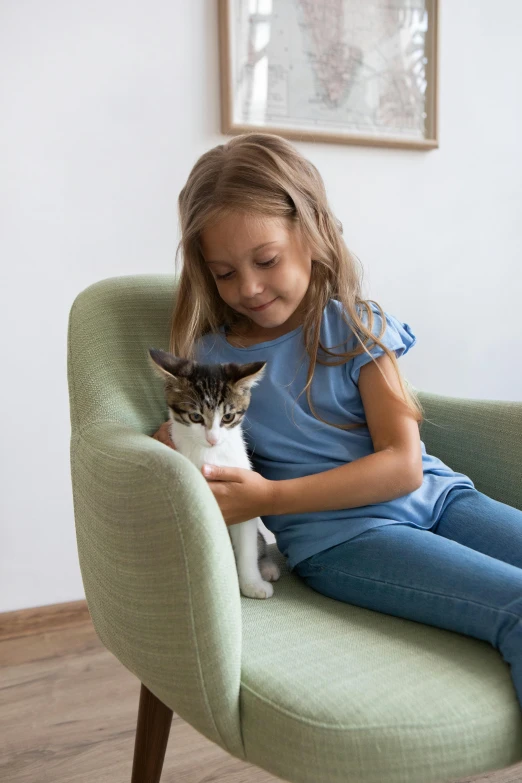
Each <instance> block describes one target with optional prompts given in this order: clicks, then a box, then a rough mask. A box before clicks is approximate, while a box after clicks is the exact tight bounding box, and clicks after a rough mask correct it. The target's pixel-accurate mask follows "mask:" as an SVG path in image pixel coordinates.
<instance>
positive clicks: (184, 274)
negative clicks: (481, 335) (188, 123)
mask: <svg viewBox="0 0 522 783" xmlns="http://www.w3.org/2000/svg"><path fill="white" fill-rule="evenodd" d="M178 208H179V218H180V228H181V241H180V243H179V246H178V250H177V253H176V267H177V270H176V271H177V277H178V286H177V297H176V302H175V306H174V310H173V315H172V321H171V333H170V347H169V350H170V351H171V353H173V354H174V355H175V356H178V357H180V358H187V359H191V358H194V348H195V346H194V344H195V341H196V340H197V339H198V338H199V337H201V336H202V335H204V334H206V333H207V332H217V331H218V330H219V327H220V326H221V325H222V324H228V325H230V326H231V327H233V326H238V325H244V324H246V323H247V322H248V320H249V319H248V318H247V316H244V315H242V314H241V313H238V312H237V311H235V310H233V309H232V308H231V307H229V305H227V304H226V302H224V301H223V299H221V297H220V295H219V293H218V290H217V286H216V283H215V281H214V278H213V277H212V274H211V273H210V270H209V268H208V266H207V264H206V263H205V261H204V258H203V254H202V251H201V243H200V240H201V233H202V230H203V229H204V228H205V226H207V225H210V223H212V222H214V221H215V220H217V219H219V218H220V217H221V216H223V215H225V214H227V213H229V212H247V213H249V214H252V215H257V216H259V217H277V218H280V219H281V218H283V219H286V220H287V222H288V224H289V225H290V226H293V227H297V228H299V229H300V230H301V232H302V236H303V238H304V240H305V241H306V242H307V244H308V246H309V247H310V248H311V250H312V259H313V260H312V265H311V277H310V284H309V287H308V290H307V292H306V295H305V297H304V301H303V303H302V307H303V338H304V343H305V347H306V352H307V354H308V356H309V358H310V363H309V369H308V375H307V382H306V385H305V387H304V389H303V390H302V392H301V394H302V393H304V392H305V391H306V395H307V400H308V404H309V406H310V410H311V411H312V414H313V415H314V416H315V418H317V419H318V420H320V421H323V422H325V423H326V424H331V425H332V426H333V427H337V428H338V429H342V430H348V429H353V428H356V427H361V426H365V425H364V423H362V424H334V423H332V422H328V421H326V419H323V418H322V417H321V416H320V415H319V414H317V413H316V411H315V410H314V408H313V405H312V400H311V389H310V387H311V383H312V379H313V375H314V371H315V366H316V363H317V362H319V364H322V365H332V366H337V365H341V364H345V363H346V362H348V361H350V359H352V358H353V357H354V356H358V355H360V354H361V353H363V352H366V353H368V354H369V353H370V351H369V349H370V348H372V347H373V346H374V345H375V344H377V345H379V346H380V347H381V348H382V349H383V351H384V352H385V353H386V355H387V356H389V357H390V359H391V361H392V362H393V366H394V368H395V371H396V373H397V377H398V380H399V385H400V387H401V390H402V395H403V396H402V401H403V402H404V403H405V404H406V406H407V407H408V409H409V410H410V412H411V413H412V415H413V416H414V418H415V420H416V421H417V422H418V423H419V424H420V423H421V422H422V420H423V409H422V406H421V403H420V401H419V399H418V398H417V396H416V394H415V392H414V391H413V390H412V389H411V388H409V387H408V386H407V382H405V379H403V377H402V373H401V370H400V368H399V365H398V362H397V358H396V356H395V352H394V351H391V350H390V349H389V348H387V347H386V345H384V344H383V343H382V342H381V339H380V338H381V337H382V336H383V334H384V330H385V328H386V319H385V315H384V312H383V309H382V307H381V306H380V305H379V304H378V303H377V302H375V301H374V300H371V299H369V300H365V299H363V298H362V297H361V284H362V268H361V266H360V262H359V260H358V259H357V258H356V256H354V255H353V254H352V253H350V251H349V250H348V248H347V247H346V244H345V242H344V239H343V237H342V226H341V224H340V222H339V221H338V220H337V219H336V218H335V217H334V215H333V213H332V211H331V209H330V207H329V206H328V202H327V197H326V191H325V187H324V183H323V180H322V178H321V175H320V174H319V172H318V171H317V169H316V167H315V166H314V165H313V164H312V163H311V162H310V161H308V160H306V158H304V157H303V156H302V155H300V154H299V152H298V151H297V150H296V149H295V147H293V145H292V144H290V142H287V141H286V140H285V139H283V138H281V137H280V136H276V135H274V134H268V133H246V134H243V135H240V136H235V137H234V138H232V139H231V140H230V141H229V142H227V143H226V144H219V145H218V146H217V147H214V148H213V149H211V150H209V151H208V152H206V153H204V154H203V155H202V156H201V157H200V158H199V159H198V160H197V162H196V163H195V165H194V167H193V169H192V171H191V172H190V175H189V178H188V180H187V182H186V184H185V186H184V188H183V189H182V191H181V193H180V194H179V199H178ZM180 251H181V254H182V264H181V266H180V265H179V261H180ZM330 299H337V300H339V301H340V302H341V304H342V305H343V308H342V309H343V310H344V313H343V318H344V320H345V321H346V324H347V326H348V330H347V336H348V335H349V334H350V333H351V332H353V333H354V335H355V337H356V339H357V342H358V343H359V344H358V345H356V347H355V349H354V350H352V351H347V352H340V353H335V352H334V351H332V348H334V347H338V346H330V347H327V346H323V345H322V343H321V341H320V326H321V318H322V315H323V310H324V308H325V306H326V304H327V303H328V301H329V300H330ZM370 302H374V304H375V305H376V306H377V308H378V310H379V312H380V315H381V318H382V329H381V332H380V334H379V335H374V334H373V333H372V329H373V320H374V319H373V311H372V308H371V306H370ZM363 311H365V313H366V317H367V320H368V323H367V325H366V324H365V323H364V322H363V320H362V319H363V316H364V313H363ZM345 314H348V316H349V318H350V321H348V320H347V318H346V315H345ZM319 350H321V351H322V352H323V354H325V356H326V357H328V356H329V357H333V360H332V361H324V360H323V359H322V358H320V357H319V355H318V353H319ZM372 360H373V357H372ZM377 366H378V365H377ZM379 370H380V372H381V374H382V375H383V377H384V378H385V380H386V382H387V383H388V386H390V384H389V382H388V380H387V379H386V376H385V375H384V373H383V372H382V370H381V368H380V367H379ZM390 389H391V387H390ZM392 392H393V390H392ZM393 393H394V392H393ZM299 396H300V395H299ZM394 396H395V397H396V398H397V399H399V397H398V396H397V395H396V394H395V393H394Z"/></svg>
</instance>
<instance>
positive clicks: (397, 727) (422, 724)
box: [68, 275, 522, 783]
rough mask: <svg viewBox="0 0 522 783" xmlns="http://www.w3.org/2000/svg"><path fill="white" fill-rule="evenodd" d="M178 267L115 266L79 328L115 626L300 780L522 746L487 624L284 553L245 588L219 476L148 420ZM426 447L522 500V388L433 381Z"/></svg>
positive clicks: (83, 552) (82, 436) (83, 402)
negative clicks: (257, 583)
mask: <svg viewBox="0 0 522 783" xmlns="http://www.w3.org/2000/svg"><path fill="white" fill-rule="evenodd" d="M175 288H176V281H175V279H174V277H173V276H168V275H140V276H132V277H119V278H111V279H108V280H103V281H100V282H99V283H96V284H94V285H92V286H90V287H89V288H87V289H86V290H85V291H83V292H82V293H81V294H79V295H78V297H77V298H76V300H75V302H74V304H73V306H72V309H71V313H70V319H69V332H68V379H69V393H70V410H71V473H72V486H73V497H74V513H75V523H76V532H77V541H78V552H79V558H80V566H81V572H82V577H83V581H84V586H85V592H86V597H87V602H88V606H89V611H90V613H91V616H92V619H93V622H94V625H95V628H96V631H97V633H98V634H99V636H100V638H101V640H102V642H103V643H104V644H105V645H106V647H107V648H108V649H109V650H111V651H112V652H113V654H114V655H115V656H116V657H117V658H118V659H119V660H120V661H121V663H122V664H123V665H124V666H126V667H127V669H129V670H130V671H132V672H133V673H134V674H135V675H136V677H137V678H139V680H141V681H142V682H143V683H144V684H145V685H146V686H147V687H148V688H149V689H150V690H151V691H152V692H153V693H154V694H156V695H157V696H158V697H159V698H160V699H161V700H162V701H163V702H164V703H165V704H167V705H168V706H169V707H171V708H172V709H173V710H174V711H175V712H176V713H177V714H178V715H179V716H180V717H181V718H183V719H184V720H186V721H187V722H188V723H190V724H191V725H192V726H193V727H194V728H195V729H196V730H197V731H199V732H201V733H202V734H203V735H204V736H206V737H207V738H208V739H209V740H211V741H212V742H215V743H216V744H218V745H220V746H221V747H222V748H224V749H225V750H227V751H228V752H229V753H231V754H232V755H234V756H236V757H238V758H241V759H245V760H247V761H249V762H252V763H253V764H257V765H259V766H260V767H263V768H264V769H266V770H268V771H269V772H271V773H272V774H274V775H277V776H279V777H281V778H284V779H287V780H290V781H295V783H348V781H350V783H383V782H384V781H386V783H442V781H447V780H451V779H454V778H458V777H464V776H465V775H471V774H474V773H475V772H480V771H482V770H484V769H488V768H496V767H502V766H507V765H509V764H512V763H514V762H516V761H517V760H519V759H520V758H522V718H521V715H520V709H519V706H518V703H517V701H516V696H515V693H514V689H513V686H512V683H511V678H510V673H509V668H508V666H507V664H505V663H504V661H503V660H502V658H501V656H500V654H499V653H498V652H497V651H496V650H495V649H494V648H492V647H491V646H490V645H488V644H487V643H486V642H483V641H479V640H475V639H471V638H468V637H465V636H463V635H461V634H456V633H452V632H449V631H444V630H441V629H438V628H433V627H430V626H427V625H424V624H421V623H416V622H412V621H409V620H403V619H400V618H397V617H391V616H387V615H384V614H381V613H378V612H373V611H370V610H366V609H362V608H359V607H356V606H351V605H348V604H344V603H341V602H339V601H334V600H333V599H329V598H327V597H325V596H322V595H319V594H318V593H315V592H314V591H313V590H311V589H310V588H308V587H307V586H306V585H305V584H304V583H303V582H302V581H301V580H300V579H299V577H298V576H297V575H296V574H290V573H289V572H288V570H287V569H285V561H284V558H283V557H282V556H281V555H280V553H278V552H277V549H276V547H275V545H272V546H271V550H272V552H273V553H274V555H275V556H276V557H277V558H278V560H279V562H280V564H281V566H282V569H283V575H282V577H281V579H280V580H279V581H278V582H277V583H276V584H275V595H274V597H273V598H271V599H269V600H267V601H256V600H253V599H248V598H243V597H241V596H240V593H239V587H238V581H237V575H236V570H235V563H234V556H233V552H232V547H231V543H230V538H229V535H228V531H227V528H226V526H225V524H224V522H223V518H222V516H221V513H220V510H219V507H218V505H217V503H216V501H215V499H214V496H213V495H212V492H211V491H210V490H209V488H208V486H207V484H206V481H205V479H204V478H203V477H202V476H201V475H200V473H199V472H198V471H197V470H196V468H195V467H194V466H193V465H191V464H190V463H189V462H188V460H186V459H185V458H184V457H182V456H181V455H180V454H178V453H177V452H175V451H173V450H171V449H168V448H167V447H165V446H164V445H163V444H161V443H158V442H157V441H155V440H153V439H152V438H150V437H149V436H150V435H151V434H152V433H153V432H154V431H155V430H156V429H157V427H158V426H159V425H160V424H161V422H162V421H165V420H166V418H167V411H166V407H165V403H164V399H163V389H162V382H161V380H160V379H158V378H157V377H156V376H155V375H154V374H153V373H152V370H151V369H150V366H149V364H148V358H147V351H148V348H149V347H156V348H163V349H165V350H168V332H169V317H170V313H171V308H172V305H173V303H174V296H175ZM419 393H420V398H421V401H422V403H423V405H424V408H425V413H426V419H427V420H426V422H425V423H424V424H423V427H422V433H421V434H422V439H423V440H424V442H425V444H426V449H427V450H428V451H429V452H431V453H433V454H435V455H436V456H438V457H440V458H441V459H442V460H443V461H444V462H446V464H448V465H450V466H451V467H452V468H453V469H455V470H458V471H461V472H463V473H465V474H467V475H469V476H470V477H471V478H472V479H473V481H474V482H475V485H476V487H477V489H479V490H481V491H482V492H485V493H486V494H489V495H491V497H494V498H496V499H498V500H502V501H503V502H505V503H509V504H511V505H515V506H517V507H518V508H522V482H521V469H520V466H521V464H522V403H516V402H512V403H510V402H498V401H481V400H462V399H455V398H451V397H443V396H440V395H432V394H428V393H424V392H419Z"/></svg>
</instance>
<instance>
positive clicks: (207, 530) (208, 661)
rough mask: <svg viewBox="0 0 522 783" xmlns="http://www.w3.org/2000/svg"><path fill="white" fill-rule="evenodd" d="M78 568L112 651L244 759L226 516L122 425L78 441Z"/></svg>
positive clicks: (181, 468) (159, 449)
mask: <svg viewBox="0 0 522 783" xmlns="http://www.w3.org/2000/svg"><path fill="white" fill-rule="evenodd" d="M71 472H72V485H73V499H74V513H75V520H76V536H77V542H78V554H79V560H80V568H81V573H82V578H83V583H84V587H85V593H86V598H87V604H88V607H89V612H90V614H91V617H92V621H93V624H94V627H95V629H96V632H97V634H98V635H99V637H100V639H101V640H102V642H103V644H104V645H105V646H106V647H107V648H108V649H109V650H110V651H111V652H112V653H113V654H114V655H115V656H116V657H117V658H118V659H119V660H120V661H121V663H122V664H123V665H124V666H125V667H126V668H127V669H129V670H130V671H131V672H133V673H134V674H135V675H136V676H137V677H138V678H139V679H140V681H141V682H142V683H144V684H145V685H146V687H147V688H148V689H149V690H150V691H151V692H152V693H154V694H155V695H156V696H157V697H158V698H159V699H160V700H161V701H162V702H163V703H164V704H166V705H167V706H168V707H170V708H171V709H172V710H174V711H175V712H176V713H177V714H178V715H179V716H180V717H181V718H183V720H185V721H187V722H188V723H190V724H191V725H192V726H193V727H194V728H195V729H196V730H197V731H199V732H200V733H201V734H203V735H204V736H206V737H207V738H208V739H210V740H211V741H212V742H215V743H216V744H218V745H220V746H221V747H222V748H224V749H225V750H227V751H228V752H229V753H231V754H232V755H234V756H236V757H238V758H245V754H244V748H243V743H242V737H241V729H240V714H239V691H240V675H241V602H240V592H239V584H238V578H237V572H236V567H235V560H234V553H233V550H232V545H231V542H230V537H229V534H228V529H227V527H226V525H225V522H224V520H223V516H222V514H221V511H220V509H219V506H218V504H217V501H216V500H215V498H214V495H213V494H212V492H211V491H210V489H209V487H208V486H207V483H206V481H205V479H204V478H203V476H202V475H201V474H200V473H199V471H198V470H197V469H196V468H195V467H194V465H192V463H190V462H189V461H188V460H187V459H186V458H185V457H183V456H182V455H180V454H179V453H177V452H175V451H173V450H171V449H169V448H168V447H166V446H164V445H163V444H162V443H159V442H158V441H156V440H154V439H153V438H150V437H148V436H147V435H144V434H142V433H140V432H137V431H135V430H133V429H131V428H129V427H127V426H125V425H123V424H121V423H118V422H108V421H104V422H98V423H92V424H90V425H89V426H87V427H86V428H84V429H83V430H82V431H81V434H79V433H78V432H77V431H75V430H74V429H73V434H72V437H71Z"/></svg>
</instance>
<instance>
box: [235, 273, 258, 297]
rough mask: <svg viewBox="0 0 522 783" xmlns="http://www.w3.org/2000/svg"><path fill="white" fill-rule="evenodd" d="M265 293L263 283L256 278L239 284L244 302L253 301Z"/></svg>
mask: <svg viewBox="0 0 522 783" xmlns="http://www.w3.org/2000/svg"><path fill="white" fill-rule="evenodd" d="M262 291H263V284H262V282H261V281H260V280H259V279H257V280H256V278H255V277H250V278H249V279H248V280H243V281H242V282H241V283H240V284H239V293H240V296H241V299H242V300H243V301H248V300H249V299H253V298H254V297H255V296H257V295H258V294H260V293H261V292H262Z"/></svg>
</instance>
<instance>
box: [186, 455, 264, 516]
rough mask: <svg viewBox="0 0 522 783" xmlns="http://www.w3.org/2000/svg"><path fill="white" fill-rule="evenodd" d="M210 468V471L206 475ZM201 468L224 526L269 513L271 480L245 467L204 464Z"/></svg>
mask: <svg viewBox="0 0 522 783" xmlns="http://www.w3.org/2000/svg"><path fill="white" fill-rule="evenodd" d="M209 467H210V469H211V471H212V472H211V474H208V475H207V474H206V473H205V469H206V468H209ZM201 470H202V473H203V475H204V476H205V478H206V479H207V481H208V485H209V487H210V489H211V490H212V492H213V493H214V497H215V498H216V500H217V502H218V504H219V508H220V509H221V513H222V514H223V518H224V520H225V522H226V524H227V525H237V524H238V523H239V522H246V521H247V520H248V519H254V518H255V517H260V516H263V515H264V514H271V513H272V494H273V485H274V482H273V481H269V479H265V478H264V477H263V476H261V475H260V474H259V473H256V472H255V471H253V470H247V469H246V468H223V467H217V466H216V465H203V467H202V468H201Z"/></svg>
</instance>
